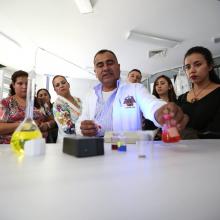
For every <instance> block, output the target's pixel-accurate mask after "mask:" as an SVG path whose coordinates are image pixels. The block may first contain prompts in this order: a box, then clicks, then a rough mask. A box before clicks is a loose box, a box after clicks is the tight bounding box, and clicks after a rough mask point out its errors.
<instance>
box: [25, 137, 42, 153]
mask: <svg viewBox="0 0 220 220" xmlns="http://www.w3.org/2000/svg"><path fill="white" fill-rule="evenodd" d="M45 151H46V143H45V139H44V138H37V139H32V140H28V141H26V142H25V144H24V155H25V156H40V155H44V154H45Z"/></svg>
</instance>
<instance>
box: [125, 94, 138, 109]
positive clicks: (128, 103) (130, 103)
mask: <svg viewBox="0 0 220 220" xmlns="http://www.w3.org/2000/svg"><path fill="white" fill-rule="evenodd" d="M135 103H136V101H135V100H134V97H133V96H127V97H125V99H124V101H123V106H124V107H125V108H135Z"/></svg>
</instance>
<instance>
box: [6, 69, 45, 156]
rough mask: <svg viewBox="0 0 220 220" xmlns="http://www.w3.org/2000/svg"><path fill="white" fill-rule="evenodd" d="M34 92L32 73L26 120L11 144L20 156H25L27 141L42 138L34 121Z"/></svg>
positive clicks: (29, 79) (29, 75)
mask: <svg viewBox="0 0 220 220" xmlns="http://www.w3.org/2000/svg"><path fill="white" fill-rule="evenodd" d="M34 92H35V72H34V71H31V72H30V73H29V74H28V86H27V96H26V112H25V119H24V121H23V122H22V123H21V124H20V125H19V126H18V127H17V129H16V130H15V131H14V133H13V134H12V137H11V142H10V144H11V147H12V150H13V151H14V152H15V153H16V154H17V155H18V156H22V155H24V144H25V142H26V141H28V140H32V139H37V138H42V134H41V131H40V129H39V128H38V126H37V124H36V123H35V122H34V120H33V109H34Z"/></svg>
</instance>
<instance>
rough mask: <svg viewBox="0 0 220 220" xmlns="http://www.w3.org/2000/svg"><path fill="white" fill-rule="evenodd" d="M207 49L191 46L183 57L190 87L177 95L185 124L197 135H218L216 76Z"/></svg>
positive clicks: (219, 90) (218, 82) (219, 115)
mask: <svg viewBox="0 0 220 220" xmlns="http://www.w3.org/2000/svg"><path fill="white" fill-rule="evenodd" d="M213 66H214V61H213V58H212V54H211V52H210V51H209V50H208V49H207V48H204V47H201V46H197V47H192V48H191V49H189V50H188V51H187V53H186V54H185V57H184V69H185V72H186V74H187V76H188V78H189V79H190V81H191V82H192V89H191V90H190V91H188V92H186V93H185V94H183V95H181V96H180V97H179V98H178V104H179V106H180V107H181V108H182V110H183V111H184V113H186V114H188V116H189V118H190V121H189V123H188V125H187V127H188V128H191V129H194V130H195V131H197V132H198V136H199V137H200V138H220V79H219V77H218V76H217V75H216V73H215V71H214V68H213Z"/></svg>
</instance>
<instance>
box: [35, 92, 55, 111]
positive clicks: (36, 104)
mask: <svg viewBox="0 0 220 220" xmlns="http://www.w3.org/2000/svg"><path fill="white" fill-rule="evenodd" d="M40 91H45V92H46V93H47V94H48V96H49V98H51V95H50V93H49V91H48V90H47V89H44V88H42V89H38V91H37V95H36V100H35V105H34V106H35V107H37V108H40V107H41V106H42V103H40V102H39V99H38V94H39V92H40ZM49 105H50V109H52V107H53V105H52V103H51V102H50V103H49Z"/></svg>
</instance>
